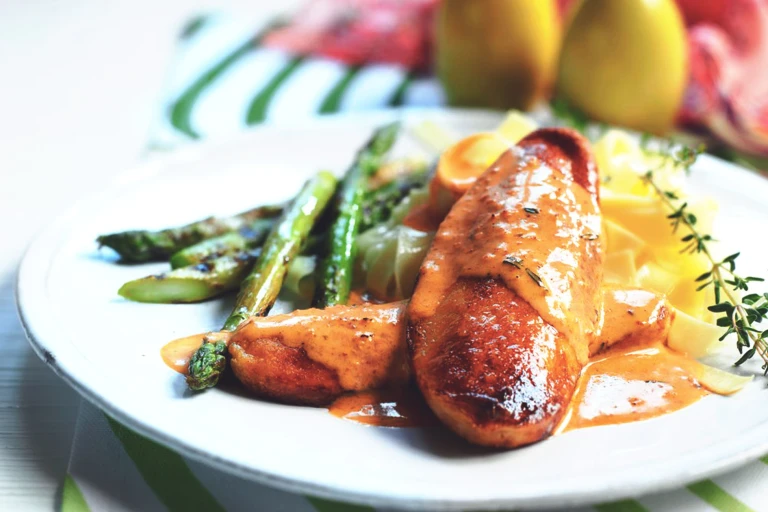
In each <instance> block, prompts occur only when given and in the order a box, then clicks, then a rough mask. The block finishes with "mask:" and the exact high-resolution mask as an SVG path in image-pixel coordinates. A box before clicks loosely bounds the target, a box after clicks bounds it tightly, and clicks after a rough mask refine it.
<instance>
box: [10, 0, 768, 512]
mask: <svg viewBox="0 0 768 512" xmlns="http://www.w3.org/2000/svg"><path fill="white" fill-rule="evenodd" d="M244 20H255V21H254V22H253V23H251V24H250V25H249V24H248V23H250V21H249V22H248V23H245V22H244ZM249 27H255V28H249ZM237 30H240V31H245V32H243V34H244V35H243V36H242V37H240V38H239V39H238V38H234V37H233V38H229V39H228V38H227V34H229V35H232V34H234V33H235V32H236V31H237ZM0 34H2V35H1V36H0V70H2V71H0V76H1V77H2V86H0V90H1V91H2V94H0V214H2V215H3V218H4V219H6V221H5V222H3V223H1V224H0V226H2V227H0V240H2V245H1V247H2V251H0V509H2V510H32V509H50V507H51V506H52V504H53V503H54V497H55V494H56V489H57V488H58V487H59V486H60V484H61V476H62V475H63V474H64V471H65V468H66V464H67V460H68V459H69V451H70V441H71V437H72V432H73V429H74V422H75V418H76V412H77V406H78V404H79V400H78V399H77V397H76V396H75V394H74V392H72V391H71V390H69V389H68V388H67V387H66V386H65V385H64V384H63V383H61V382H60V381H59V380H58V378H57V377H55V376H54V375H53V374H52V373H50V371H49V370H48V369H47V368H46V367H45V366H44V365H43V364H42V363H41V362H39V361H38V360H37V358H36V356H34V355H33V354H32V352H31V350H30V349H29V348H28V346H27V344H26V340H25V339H24V335H23V332H22V330H21V327H20V326H19V324H18V322H17V320H16V314H15V305H14V300H13V287H14V281H15V269H16V266H17V264H18V260H19V258H20V256H21V254H22V251H23V248H24V247H25V246H26V245H27V244H28V242H29V241H30V240H31V238H32V237H33V236H34V234H35V233H37V232H38V231H39V230H40V229H41V228H42V227H43V226H45V225H47V224H48V223H50V222H51V221H52V220H53V219H54V218H55V217H56V215H57V213H58V212H61V211H62V210H63V209H64V208H66V207H69V206H70V205H71V204H73V203H75V202H76V201H77V200H78V199H79V198H81V197H84V196H87V195H89V194H91V193H93V192H95V191H97V190H98V189H100V188H102V187H103V186H104V185H105V184H106V183H107V182H109V181H110V180H112V179H113V178H114V177H115V176H116V175H117V174H118V173H119V172H120V171H122V170H123V169H125V168H128V167H130V166H131V165H133V164H134V163H136V162H137V161H138V160H139V159H140V158H141V157H143V156H148V152H149V150H150V149H168V148H170V147H173V146H175V145H177V144H178V143H180V142H190V141H191V140H193V139H197V138H202V137H217V136H226V135H228V134H230V133H232V132H234V131H236V130H239V129H242V128H244V127H245V125H248V124H254V123H257V122H264V121H266V122H270V121H280V120H283V119H288V118H296V117H300V116H309V115H316V114H318V113H336V112H344V111H349V110H361V109H374V108H382V107H390V106H435V105H441V104H446V103H447V104H451V105H457V106H465V107H481V108H495V109H508V108H518V109H542V108H549V107H550V106H553V108H557V109H560V110H561V111H563V112H567V113H568V114H569V115H572V116H575V117H578V118H581V119H591V120H594V121H597V122H603V123H607V124H616V125H622V126H626V127H629V128H633V129H635V130H638V131H642V132H650V133H654V134H671V135H674V136H679V137H683V138H686V139H687V140H695V141H702V142H705V143H706V144H707V145H708V147H709V148H710V150H711V151H713V152H715V153H716V154H718V155H720V156H723V157H725V158H728V159H730V160H734V161H737V162H739V163H742V164H744V165H747V166H751V167H753V168H756V169H768V164H766V159H765V157H766V156H768V1H766V0H727V1H726V0H708V1H702V0H535V1H532V0H442V1H439V0H313V1H310V2H302V1H294V0H281V1H280V2H265V1H254V0H250V1H248V0H220V1H216V2H213V1H204V0H164V1H162V2H150V1H148V0H131V1H118V0H110V1H100V2H97V1H95V0H35V1H28V0H27V1H25V0H3V1H2V2H0ZM211 34H219V35H218V36H217V37H220V39H221V40H226V41H229V44H224V43H221V44H220V45H219V46H218V47H213V46H210V37H211ZM221 34H224V35H223V36H222V35H221ZM203 36H205V37H208V38H209V39H207V40H206V39H205V38H204V37H203ZM202 41H208V43H206V44H208V46H205V45H202V46H201V44H202V43H201V42H202ZM198 43H201V44H198ZM202 47H205V48H215V51H214V50H210V51H208V50H206V51H207V52H208V53H206V51H199V50H197V49H196V48H202ZM191 50H195V51H191ZM195 52H197V53H195ZM179 55H187V56H189V55H192V56H193V57H189V58H187V57H181V58H180V57H179ZM203 57H204V58H203ZM195 59H197V60H195ZM265 59H267V60H268V62H269V63H270V64H269V65H266V64H264V62H265ZM184 66H187V67H186V68H184ZM174 69H175V71H174V72H172V70H174ZM179 69H181V70H182V71H184V69H186V70H187V75H188V76H186V79H185V80H181V79H179V80H178V83H175V85H174V84H173V83H172V84H171V85H169V81H170V82H174V80H175V79H177V78H179V76H181V75H183V72H182V73H179V72H178V71H179ZM190 70H191V71H190ZM313 73H314V75H313ZM299 76H303V77H304V83H308V84H310V85H309V87H305V88H300V89H297V88H296V87H293V88H291V87H290V86H291V79H296V77H299ZM171 78H173V80H171ZM235 79H236V80H235ZM307 80H308V81H307ZM238 94H240V95H241V96H242V98H240V96H238ZM291 95H295V96H294V97H293V98H296V99H293V98H292V97H291ZM281 98H282V99H281ZM158 126H159V127H160V128H162V129H158ZM160 132H162V133H160ZM152 133H154V134H155V136H154V137H153V138H152V139H150V134H152ZM150 142H152V144H154V146H153V145H152V144H150Z"/></svg>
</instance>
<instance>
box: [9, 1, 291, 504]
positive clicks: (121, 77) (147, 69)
mask: <svg viewBox="0 0 768 512" xmlns="http://www.w3.org/2000/svg"><path fill="white" fill-rule="evenodd" d="M298 3H299V2H298V1H296V0H281V2H265V1H262V0H250V1H247V0H218V1H213V0H207V1H205V0H164V1H163V2H154V1H150V0H119V1H116V0H114V1H111V2H100V1H97V0H67V1H63V0H38V1H35V2H28V1H25V0H5V1H3V2H0V34H3V36H2V37H0V69H2V72H1V73H2V81H3V87H2V89H3V92H2V94H0V113H1V115H0V218H1V219H3V222H2V223H0V240H2V242H1V243H0V247H1V248H2V249H0V510H24V511H27V510H51V509H52V508H54V506H55V504H56V499H57V496H58V492H59V487H60V484H61V480H62V477H63V475H64V473H65V470H66V466H67V461H68V458H69V450H70V446H71V441H72V434H73V431H74V424H75V420H76V417H77V409H78V407H79V403H80V399H79V397H78V396H77V395H76V394H75V392H74V391H72V390H71V389H69V388H68V387H67V386H66V385H65V384H64V383H63V382H62V381H61V380H59V378H58V377H56V376H55V375H54V374H53V373H52V372H51V371H50V370H49V369H48V368H47V367H46V366H45V365H44V364H43V363H42V362H41V361H40V360H38V358H37V356H35V354H34V353H33V352H32V350H31V349H30V348H29V345H28V344H27V341H26V338H25V337H24V333H23V331H22V329H21V326H20V324H19V321H18V318H17V315H16V305H15V300H14V288H15V281H16V268H17V266H18V262H19V259H20V257H21V255H22V253H23V251H24V248H25V247H26V245H27V244H28V243H29V242H30V240H31V239H32V237H34V235H35V234H36V233H37V232H39V231H40V230H41V229H42V228H43V227H44V226H45V225H47V224H48V223H49V222H51V221H52V220H53V219H54V218H55V216H56V214H57V212H59V211H61V210H62V209H65V208H67V207H68V206H70V205H71V204H73V203H75V202H76V201H77V200H78V199H79V198H82V197H84V196H87V195H89V194H91V193H93V192H94V191H96V190H98V189H99V188H101V187H103V186H104V185H105V184H106V183H108V182H109V181H110V180H111V179H113V177H114V176H115V174H116V173H119V172H120V171H123V170H125V169H127V168H129V167H130V166H131V165H133V164H134V163H136V161H137V160H138V159H139V158H141V156H142V154H143V152H144V147H145V144H146V142H147V137H148V133H149V129H150V125H151V123H152V120H153V119H154V116H155V114H156V112H157V105H158V102H159V100H160V97H159V92H160V90H161V87H162V84H163V80H164V79H165V77H166V74H167V67H168V65H169V63H170V61H171V58H172V56H173V51H174V43H175V39H176V37H175V36H176V34H177V32H178V29H179V27H180V26H181V24H182V23H183V22H184V21H185V20H186V19H188V18H189V17H190V16H192V15H193V14H196V13H199V12H206V11H212V10H233V11H236V12H238V11H241V12H247V13H248V14H249V15H253V16H267V15H270V14H272V13H274V12H275V11H276V10H277V9H286V8H288V7H290V6H293V5H296V4H298Z"/></svg>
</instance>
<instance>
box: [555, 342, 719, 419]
mask: <svg viewBox="0 0 768 512" xmlns="http://www.w3.org/2000/svg"><path fill="white" fill-rule="evenodd" d="M696 364H697V363H696V362H695V361H692V360H690V359H688V358H686V357H684V356H681V355H679V354H676V353H675V352H673V351H671V350H670V349H669V348H667V347H666V346H664V345H662V344H660V343H657V344H654V345H652V346H645V347H637V346H634V347H629V348H622V347H617V348H615V349H611V350H609V351H608V352H607V353H605V354H602V357H600V358H597V359H596V360H594V361H592V362H590V363H589V364H588V365H587V366H586V367H585V368H584V370H583V372H582V374H581V378H580V380H579V384H578V387H577V388H576V392H575V393H574V396H573V399H572V400H571V406H570V408H569V410H568V412H567V413H566V415H565V417H564V418H563V421H562V423H561V424H560V427H559V429H558V430H559V431H560V432H565V431H568V430H574V429H577V428H585V427H593V426H598V425H613V424H618V423H628V422H631V421H639V420H645V419H649V418H654V417H656V416H661V415H663V414H667V413H670V412H674V411H677V410H679V409H682V408H683V407H686V406H688V405H691V404H692V403H694V402H697V401H698V400H699V399H700V398H701V397H703V396H704V395H706V394H707V391H706V390H704V389H703V388H702V387H701V385H700V384H699V383H698V381H697V380H696V379H695V378H694V377H693V375H695V372H696V366H695V365H696Z"/></svg>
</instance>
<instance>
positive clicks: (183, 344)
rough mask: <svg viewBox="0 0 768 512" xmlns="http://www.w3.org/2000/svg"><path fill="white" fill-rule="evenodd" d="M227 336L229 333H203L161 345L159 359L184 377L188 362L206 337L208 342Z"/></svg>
mask: <svg viewBox="0 0 768 512" xmlns="http://www.w3.org/2000/svg"><path fill="white" fill-rule="evenodd" d="M229 334H230V333H210V332H205V333H202V334H193V335H192V336H185V337H183V338H179V339H176V340H173V341H171V342H169V343H166V344H165V345H163V348H161V349H160V357H161V358H162V360H163V362H164V363H165V364H166V365H167V366H168V368H170V369H171V370H173V371H176V372H179V373H182V374H184V375H186V374H187V371H188V370H189V360H190V359H192V356H193V355H194V353H195V352H197V349H198V348H200V345H202V344H203V341H204V340H205V338H206V336H208V338H209V340H210V339H211V337H215V338H216V339H224V338H225V337H226V336H228V335H229Z"/></svg>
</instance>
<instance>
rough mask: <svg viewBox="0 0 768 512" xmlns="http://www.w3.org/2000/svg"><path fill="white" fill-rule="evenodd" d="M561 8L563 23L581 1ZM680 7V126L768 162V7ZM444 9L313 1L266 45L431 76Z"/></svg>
mask: <svg viewBox="0 0 768 512" xmlns="http://www.w3.org/2000/svg"><path fill="white" fill-rule="evenodd" d="M466 1H479V0H466ZM536 1H547V0H536ZM553 1H555V0H553ZM556 1H557V6H558V8H559V10H560V14H561V17H564V16H565V13H566V12H567V11H568V9H569V8H570V7H571V5H572V4H573V2H574V0H556ZM617 1H618V0H617ZM676 1H677V4H678V6H679V7H680V10H681V13H682V15H683V18H684V19H685V23H686V26H687V30H688V43H689V54H690V72H689V81H688V86H687V88H686V91H685V96H684V100H683V104H682V106H681V109H680V112H679V115H678V122H679V124H680V126H681V127H683V128H686V129H689V130H693V131H697V132H709V133H711V134H713V135H715V136H716V137H718V138H719V139H721V140H722V141H724V142H725V143H727V144H728V145H730V146H732V147H734V148H736V149H739V150H742V151H746V152H750V153H753V154H759V155H768V0H676ZM438 3H439V0H312V1H310V2H309V4H307V6H306V7H305V8H304V9H302V10H301V11H300V12H299V13H298V14H297V15H296V16H295V17H294V18H293V19H292V20H291V21H290V22H289V23H288V24H287V25H285V26H284V27H282V28H278V29H276V30H275V31H273V32H272V33H271V34H269V35H268V36H267V37H266V39H265V42H264V44H265V45H267V46H273V47H278V48H282V49H284V50H287V51H290V52H292V53H297V54H311V55H318V56H323V57H328V58H332V59H336V60H339V61H342V62H344V63H346V64H348V65H351V66H357V65H362V64H367V63H377V62H378V63H389V64H398V65H401V66H403V67H405V68H407V69H409V70H417V71H421V72H426V71H428V70H429V68H430V63H431V46H432V38H433V29H432V27H433V23H432V18H433V16H434V11H435V7H436V6H437V4H438Z"/></svg>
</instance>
